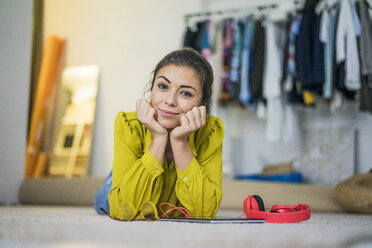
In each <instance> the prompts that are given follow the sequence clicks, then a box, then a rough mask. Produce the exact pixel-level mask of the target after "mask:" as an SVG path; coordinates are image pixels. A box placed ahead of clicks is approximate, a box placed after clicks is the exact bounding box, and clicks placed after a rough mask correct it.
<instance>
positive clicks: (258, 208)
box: [243, 195, 310, 223]
mask: <svg viewBox="0 0 372 248" xmlns="http://www.w3.org/2000/svg"><path fill="white" fill-rule="evenodd" d="M243 210H244V215H245V216H246V217H247V218H251V219H265V221H266V222H269V223H294V222H300V221H304V220H308V219H310V206H309V205H306V204H299V205H297V206H288V205H273V206H272V207H271V211H270V212H265V205H264V202H263V200H262V198H261V197H259V196H258V195H253V196H251V195H249V196H248V197H247V198H245V200H244V203H243Z"/></svg>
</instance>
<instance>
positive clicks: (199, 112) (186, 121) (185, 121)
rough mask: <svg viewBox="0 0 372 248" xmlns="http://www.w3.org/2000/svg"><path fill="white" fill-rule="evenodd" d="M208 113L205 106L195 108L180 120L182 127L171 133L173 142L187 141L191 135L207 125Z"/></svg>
mask: <svg viewBox="0 0 372 248" xmlns="http://www.w3.org/2000/svg"><path fill="white" fill-rule="evenodd" d="M206 115H207V111H206V108H205V106H200V107H193V108H192V109H191V110H190V111H188V112H187V113H186V114H184V115H182V116H181V118H180V126H178V127H176V128H174V129H173V130H172V131H171V133H170V138H171V139H173V140H179V141H187V138H188V137H189V135H190V134H191V133H193V132H194V131H196V130H198V129H199V128H201V127H202V126H204V124H205V119H206Z"/></svg>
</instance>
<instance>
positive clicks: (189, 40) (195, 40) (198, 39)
mask: <svg viewBox="0 0 372 248" xmlns="http://www.w3.org/2000/svg"><path fill="white" fill-rule="evenodd" d="M204 27H205V22H198V23H196V24H195V25H194V26H191V27H189V26H188V27H187V28H186V32H185V35H184V40H183V47H191V48H193V49H195V50H196V51H198V52H200V53H201V49H202V41H203V34H204Z"/></svg>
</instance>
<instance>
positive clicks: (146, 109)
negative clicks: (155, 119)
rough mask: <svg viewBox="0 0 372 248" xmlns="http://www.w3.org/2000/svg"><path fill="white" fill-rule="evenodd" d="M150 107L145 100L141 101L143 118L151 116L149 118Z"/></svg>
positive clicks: (147, 119)
mask: <svg viewBox="0 0 372 248" xmlns="http://www.w3.org/2000/svg"><path fill="white" fill-rule="evenodd" d="M150 109H151V107H150V105H149V104H148V102H147V101H143V103H142V111H143V118H144V119H145V120H146V121H149V120H151V118H149V110H150Z"/></svg>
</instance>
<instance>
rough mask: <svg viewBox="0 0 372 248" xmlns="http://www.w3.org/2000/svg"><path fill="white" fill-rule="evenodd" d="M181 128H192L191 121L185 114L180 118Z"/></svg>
mask: <svg viewBox="0 0 372 248" xmlns="http://www.w3.org/2000/svg"><path fill="white" fill-rule="evenodd" d="M180 126H182V127H185V128H189V126H190V124H189V120H188V119H187V117H186V115H185V114H183V115H182V116H181V118H180Z"/></svg>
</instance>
